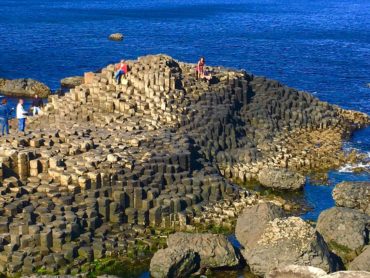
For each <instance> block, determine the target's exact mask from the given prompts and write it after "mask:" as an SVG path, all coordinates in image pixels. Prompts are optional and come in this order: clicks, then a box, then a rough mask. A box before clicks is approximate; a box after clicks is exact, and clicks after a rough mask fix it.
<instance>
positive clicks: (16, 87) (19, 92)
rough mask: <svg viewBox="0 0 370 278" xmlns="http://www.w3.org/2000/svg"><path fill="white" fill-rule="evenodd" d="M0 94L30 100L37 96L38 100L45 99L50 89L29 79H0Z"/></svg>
mask: <svg viewBox="0 0 370 278" xmlns="http://www.w3.org/2000/svg"><path fill="white" fill-rule="evenodd" d="M0 93H1V94H3V95H6V96H11V97H27V98H32V97H34V96H35V95H38V96H39V97H40V98H47V97H48V96H49V95H50V94H51V91H50V88H49V87H48V86H46V85H45V84H43V83H41V82H39V81H37V80H33V79H29V78H24V79H13V80H9V79H3V78H0Z"/></svg>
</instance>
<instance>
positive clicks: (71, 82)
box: [60, 76, 84, 89]
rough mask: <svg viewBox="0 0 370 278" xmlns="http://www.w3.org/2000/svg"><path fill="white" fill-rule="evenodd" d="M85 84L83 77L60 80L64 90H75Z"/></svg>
mask: <svg viewBox="0 0 370 278" xmlns="http://www.w3.org/2000/svg"><path fill="white" fill-rule="evenodd" d="M83 83H84V78H83V77H82V76H72V77H66V78H63V79H62V80H60V84H61V86H62V88H66V89H73V88H74V87H77V86H79V85H81V84H83Z"/></svg>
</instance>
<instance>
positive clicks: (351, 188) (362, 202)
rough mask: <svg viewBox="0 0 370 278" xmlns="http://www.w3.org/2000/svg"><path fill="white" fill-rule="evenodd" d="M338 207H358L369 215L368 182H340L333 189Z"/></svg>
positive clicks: (369, 193)
mask: <svg viewBox="0 0 370 278" xmlns="http://www.w3.org/2000/svg"><path fill="white" fill-rule="evenodd" d="M333 198H334V200H335V204H336V205H337V206H338V207H347V208H352V209H358V210H360V211H362V212H364V213H367V214H368V215H370V182H341V183H339V184H337V185H336V186H335V188H334V190H333Z"/></svg>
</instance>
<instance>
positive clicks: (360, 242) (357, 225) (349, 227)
mask: <svg viewBox="0 0 370 278" xmlns="http://www.w3.org/2000/svg"><path fill="white" fill-rule="evenodd" d="M369 223H370V217H369V216H368V215H366V214H364V213H361V212H359V211H357V210H354V209H349V208H340V207H334V208H331V209H327V210H325V211H323V212H322V213H321V214H320V216H319V219H318V221H317V230H318V231H319V233H320V234H321V235H322V236H323V237H324V238H325V241H326V242H328V244H329V245H330V246H331V247H338V248H340V249H346V248H347V249H350V250H357V249H360V248H362V247H363V246H364V245H365V244H366V242H367V241H368V230H367V225H369ZM334 249H335V248H334ZM334 251H335V250H334ZM338 255H339V254H338Z"/></svg>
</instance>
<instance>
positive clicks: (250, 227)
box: [235, 203, 285, 249]
mask: <svg viewBox="0 0 370 278" xmlns="http://www.w3.org/2000/svg"><path fill="white" fill-rule="evenodd" d="M281 217H285V212H284V210H283V209H282V208H280V207H279V206H277V205H275V204H273V203H260V204H257V205H255V206H253V207H249V208H246V209H245V210H244V211H243V212H242V213H241V214H240V216H239V217H238V220H237V222H236V228H235V235H236V238H237V239H238V241H239V242H240V244H242V245H243V246H244V248H249V249H250V248H253V247H254V245H255V244H256V243H257V241H258V240H259V238H260V237H261V235H262V233H263V231H264V230H265V228H266V226H267V224H268V223H269V221H271V220H274V219H275V218H281Z"/></svg>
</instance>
